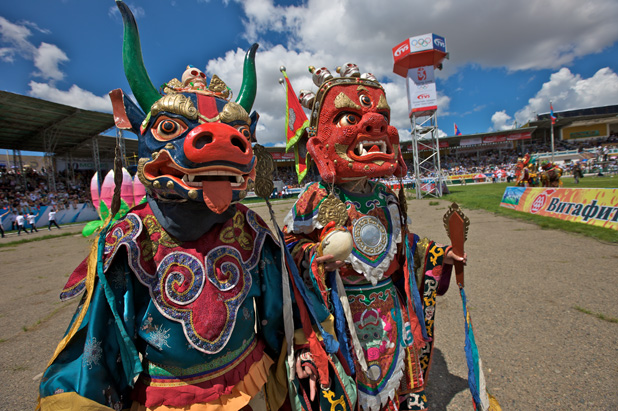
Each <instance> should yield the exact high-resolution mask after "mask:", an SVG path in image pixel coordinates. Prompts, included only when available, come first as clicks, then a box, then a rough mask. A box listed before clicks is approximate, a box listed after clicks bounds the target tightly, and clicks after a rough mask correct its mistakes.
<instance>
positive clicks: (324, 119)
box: [299, 63, 407, 183]
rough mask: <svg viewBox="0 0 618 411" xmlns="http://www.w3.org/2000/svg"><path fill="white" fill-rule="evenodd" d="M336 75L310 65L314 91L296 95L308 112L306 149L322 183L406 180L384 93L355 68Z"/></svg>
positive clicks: (347, 66)
mask: <svg viewBox="0 0 618 411" xmlns="http://www.w3.org/2000/svg"><path fill="white" fill-rule="evenodd" d="M336 71H337V73H338V74H339V75H340V76H339V77H336V76H333V75H332V73H331V72H330V71H329V70H328V69H327V68H326V67H322V68H319V69H316V68H315V67H313V66H310V67H309V72H310V73H311V74H312V76H313V82H314V84H315V85H316V86H317V87H318V90H317V92H316V93H313V92H311V91H307V90H301V91H300V96H299V101H300V103H301V105H302V106H303V107H305V108H307V109H310V110H311V116H310V118H309V127H307V128H306V136H305V137H306V140H305V141H306V149H307V152H308V153H309V154H310V155H311V158H312V159H313V161H314V162H315V163H316V165H317V167H318V170H319V172H320V175H321V177H322V179H323V180H325V181H327V182H335V183H341V182H345V181H348V180H354V179H358V178H363V177H388V176H393V175H394V176H398V177H400V176H403V175H405V174H406V172H407V168H406V165H405V163H404V161H403V158H402V156H401V152H400V148H399V133H398V131H397V129H396V128H395V127H394V126H391V125H390V107H389V105H388V103H387V101H386V95H385V93H384V89H383V88H382V86H381V85H380V83H379V82H378V80H377V79H376V78H375V76H373V75H372V74H370V73H365V74H361V73H360V70H359V68H358V66H357V65H356V64H352V63H347V64H345V65H344V66H342V67H338V68H337V70H336ZM301 140H303V139H301ZM299 144H302V141H299Z"/></svg>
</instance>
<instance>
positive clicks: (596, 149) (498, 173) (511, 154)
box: [275, 134, 618, 188]
mask: <svg viewBox="0 0 618 411" xmlns="http://www.w3.org/2000/svg"><path fill="white" fill-rule="evenodd" d="M610 146H615V147H616V148H618V135H616V134H612V135H610V136H609V137H607V138H605V139H603V140H596V141H568V140H565V141H562V140H560V141H555V142H554V152H564V151H570V150H577V151H578V152H584V151H586V152H588V153H591V154H592V161H591V162H590V163H591V164H594V163H595V162H596V163H598V162H602V161H608V160H609V158H608V148H609V147H610ZM524 150H525V153H530V154H531V155H534V154H540V153H550V152H551V144H548V143H543V142H534V143H527V144H526V145H525V147H524ZM525 153H524V152H522V149H519V151H516V150H508V149H501V150H497V149H490V150H485V151H482V152H481V153H480V154H477V153H476V151H470V152H465V153H459V154H457V155H456V154H454V153H453V154H448V155H445V154H441V157H440V166H441V170H442V173H443V175H444V176H454V175H468V174H475V175H476V174H485V175H490V176H494V175H495V177H496V178H497V179H498V180H503V181H504V180H507V179H508V177H509V176H511V178H513V177H514V175H515V169H516V167H517V161H518V159H520V158H522V157H523V156H524V154H525ZM406 164H407V166H408V176H409V177H413V173H414V164H413V161H412V160H409V161H407V162H406ZM573 164H575V163H570V164H566V165H564V168H565V171H566V172H567V173H570V169H571V167H572V166H573ZM421 177H432V176H430V175H422V176H421ZM275 179H276V180H281V181H282V182H283V184H284V185H285V186H286V187H288V188H296V187H301V186H303V185H304V184H306V183H308V182H311V181H317V180H318V179H319V174H318V173H317V170H316V169H315V166H313V167H311V168H310V169H309V171H308V173H307V177H306V178H305V180H303V182H302V184H298V178H297V176H296V171H295V169H294V167H278V168H277V171H276V175H275Z"/></svg>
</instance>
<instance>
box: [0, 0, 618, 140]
mask: <svg viewBox="0 0 618 411" xmlns="http://www.w3.org/2000/svg"><path fill="white" fill-rule="evenodd" d="M127 4H128V5H129V7H130V8H131V9H132V10H133V12H134V13H135V15H136V18H137V22H138V26H139V29H140V33H141V41H142V47H143V50H144V61H145V64H146V67H147V69H148V71H149V74H150V77H151V79H152V81H153V83H154V84H155V85H158V84H161V83H163V82H165V81H168V80H170V79H172V78H174V77H178V78H180V76H181V74H182V72H183V71H184V68H185V67H186V65H187V64H193V65H195V66H196V67H198V68H200V69H202V70H205V72H206V73H207V75H208V76H209V77H210V76H211V75H212V74H213V73H215V74H217V75H218V76H219V77H221V78H222V79H223V80H224V81H225V82H226V83H228V85H229V86H230V87H231V88H232V90H234V91H236V90H238V86H239V84H240V80H241V65H242V59H243V57H244V51H245V50H246V49H248V47H249V46H250V45H251V44H252V43H253V42H258V43H259V44H260V49H259V50H258V55H257V57H256V62H257V69H258V97H257V99H256V103H255V105H254V109H255V110H257V111H258V112H259V113H260V116H261V118H260V125H259V128H258V136H257V137H258V141H260V142H261V143H262V144H265V145H282V144H283V143H284V141H283V139H284V118H285V117H284V115H285V94H284V92H283V88H282V87H281V86H280V85H279V83H278V79H279V78H280V77H281V74H280V72H279V67H280V66H281V65H285V66H286V67H287V69H288V70H287V72H288V76H289V77H290V79H291V81H292V84H293V85H294V88H295V90H296V92H297V93H298V92H299V91H300V89H308V90H312V91H315V88H316V87H315V86H314V85H313V83H312V82H311V78H310V75H309V73H308V72H307V67H308V66H309V65H314V66H320V67H321V66H326V67H328V68H329V69H331V71H333V72H334V70H335V68H336V67H337V66H339V65H343V64H345V63H347V62H354V63H356V64H358V65H359V67H360V69H361V71H363V72H365V71H368V72H371V73H373V74H374V75H376V77H378V78H379V79H380V80H381V81H382V82H383V85H384V87H385V89H386V92H387V98H388V101H389V104H390V106H391V109H392V123H393V124H394V125H395V126H397V127H398V128H399V130H400V134H401V137H402V139H403V140H406V139H408V140H409V138H410V137H409V133H410V121H409V119H408V117H407V112H408V105H407V97H406V88H405V80H404V79H403V78H402V77H398V76H396V75H395V74H393V72H392V66H393V60H392V56H391V49H392V47H394V46H396V45H397V44H399V43H401V42H402V41H403V40H405V39H406V38H408V37H412V36H416V35H421V34H425V33H436V34H439V35H441V36H444V37H445V38H446V43H447V49H448V51H449V53H450V59H449V60H447V61H446V62H445V63H444V70H442V71H440V72H438V73H437V91H438V107H439V111H438V120H437V121H438V126H439V128H440V130H441V134H442V135H449V136H450V135H453V124H454V123H456V124H457V125H458V127H459V129H460V130H461V131H462V132H463V133H464V134H473V133H483V132H487V131H492V130H500V129H505V128H512V127H514V126H515V125H518V126H521V125H522V124H523V123H525V122H526V121H527V120H529V119H530V118H532V117H533V116H534V114H535V113H547V112H548V111H549V100H550V99H551V100H552V101H553V106H554V111H558V112H559V111H561V110H569V109H575V108H584V107H591V106H602V105H609V104H618V76H617V72H618V2H616V1H615V0H589V1H587V2H581V1H579V0H561V1H549V0H544V1H541V0H536V1H535V0H511V1H509V2H496V1H491V0H465V1H461V0H460V1H456V0H436V1H433V2H424V1H418V0H390V1H386V2H376V1H375V0H373V1H369V0H308V1H291V0H289V1H273V0H226V1H221V0H149V1H146V0H133V1H127ZM121 47H122V21H121V19H120V16H119V14H118V12H117V10H116V6H115V4H114V1H113V0H87V1H86V0H24V1H21V2H2V4H1V5H0V73H1V76H0V89H2V90H5V91H9V92H13V93H18V94H23V95H29V96H33V97H37V98H42V99H46V100H51V101H56V102H59V103H63V104H69V105H74V106H77V107H81V108H84V109H89V110H98V111H108V112H111V105H110V103H109V101H108V98H107V93H108V92H109V91H110V90H112V89H115V88H122V89H124V90H125V91H126V92H128V93H130V90H129V87H128V85H127V82H126V80H125V78H124V71H123V68H122V58H121Z"/></svg>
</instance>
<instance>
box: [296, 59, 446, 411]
mask: <svg viewBox="0 0 618 411" xmlns="http://www.w3.org/2000/svg"><path fill="white" fill-rule="evenodd" d="M310 71H312V72H313V78H314V82H315V84H316V85H317V86H318V88H319V90H318V92H317V93H316V94H313V93H310V92H306V91H301V98H300V101H301V103H304V104H305V107H307V108H309V109H311V110H312V114H311V117H310V120H309V125H310V126H309V127H308V128H307V129H306V133H305V135H304V139H302V138H301V139H300V141H301V144H302V143H303V141H304V144H306V148H307V151H308V153H309V154H310V155H311V159H313V160H314V161H315V163H316V166H317V168H318V170H319V172H320V176H321V177H322V179H323V181H321V182H318V183H311V184H309V185H307V186H306V187H305V189H304V191H303V192H302V193H301V194H300V196H299V198H298V200H297V201H296V203H295V205H294V207H293V208H292V210H291V211H290V212H289V214H288V215H287V217H286V218H285V222H284V224H285V227H284V231H285V233H286V243H287V244H288V248H289V249H290V250H291V252H292V255H293V257H294V259H295V260H296V262H297V266H298V267H299V270H300V271H301V275H302V276H303V278H304V282H305V283H306V284H308V285H309V287H310V289H311V291H312V292H313V293H315V294H317V295H319V296H320V297H321V303H322V304H323V305H324V306H325V307H328V309H329V310H330V312H331V313H332V314H333V315H334V317H335V319H334V321H335V323H337V324H341V325H342V326H344V327H345V325H344V324H346V323H347V326H348V327H347V332H346V333H339V334H337V337H338V338H339V348H340V351H339V353H338V354H337V357H339V358H342V359H343V361H342V362H343V363H345V364H346V365H347V368H346V370H347V372H348V374H349V375H353V376H354V377H355V382H356V390H357V395H358V406H359V407H360V408H361V409H364V410H381V409H424V408H425V405H426V404H425V402H426V398H425V395H424V386H425V383H426V377H427V372H428V368H429V364H430V360H431V348H432V346H433V322H434V313H435V297H436V295H437V294H441V293H444V292H445V291H446V289H447V288H448V282H449V279H450V266H448V265H446V266H444V267H447V268H449V269H446V270H443V258H444V256H445V255H446V253H447V252H448V251H449V249H450V248H449V247H445V246H441V245H438V244H436V243H434V242H432V241H429V240H427V239H424V238H423V239H421V238H420V237H419V236H417V235H415V234H412V233H410V232H409V231H408V229H407V215H406V214H405V207H404V206H403V205H402V202H401V200H400V198H398V197H397V196H396V195H395V194H394V193H393V192H392V190H391V189H390V188H389V187H387V186H386V185H384V184H382V183H379V182H376V181H371V180H367V179H368V178H374V177H384V176H403V175H405V173H406V166H405V163H404V162H403V159H402V157H401V153H400V150H399V139H398V133H397V130H396V129H395V128H394V127H393V126H390V125H389V117H390V108H389V107H388V104H387V102H386V98H385V95H384V90H383V89H382V87H381V86H380V85H379V83H378V82H377V80H375V78H374V77H373V76H371V75H370V74H363V75H360V73H359V71H358V67H356V66H355V65H353V64H347V65H345V66H344V67H340V68H338V69H337V72H338V73H340V74H341V78H335V77H333V76H332V75H331V74H330V72H329V71H328V70H327V69H326V68H321V69H315V68H313V67H310ZM354 182H360V183H359V184H358V187H362V188H363V189H362V190H360V189H359V190H354V189H352V190H349V189H348V190H346V188H345V187H354ZM337 203H340V204H343V205H344V206H343V207H340V209H341V210H344V211H343V215H342V216H340V215H339V214H340V213H341V211H337V210H335V208H336V206H335V205H336V204H337ZM329 221H330V222H329ZM335 221H336V222H335ZM333 225H340V226H342V228H344V229H345V230H347V231H348V232H349V233H350V234H351V237H352V242H353V247H352V251H351V253H350V254H349V256H348V257H347V258H346V259H345V264H344V265H343V266H341V267H340V268H339V269H338V270H337V272H328V271H326V270H325V269H324V267H323V265H322V264H318V263H316V258H317V257H320V256H321V255H322V250H321V248H322V244H323V240H324V239H325V237H326V236H327V234H328V233H329V232H330V231H331V230H332V229H333ZM339 278H340V279H339ZM339 282H340V284H341V286H339V285H338V283H339ZM333 290H337V291H338V293H339V294H338V295H333ZM341 295H343V296H345V298H343V300H344V301H342V302H341V304H339V301H338V296H341ZM346 305H347V307H346ZM350 327H353V329H351V328H350ZM310 351H311V353H312V354H314V357H317V359H316V361H315V362H316V365H317V363H318V360H319V357H320V353H319V352H318V353H315V352H314V350H310ZM331 357H332V355H331ZM317 368H318V371H319V365H318V366H317ZM322 375H323V374H320V378H322ZM332 385H333V383H332V382H331V387H332ZM303 405H304V406H305V408H306V409H309V408H310V405H308V402H307V401H305V403H304V404H303Z"/></svg>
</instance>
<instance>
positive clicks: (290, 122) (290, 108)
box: [281, 70, 309, 183]
mask: <svg viewBox="0 0 618 411" xmlns="http://www.w3.org/2000/svg"><path fill="white" fill-rule="evenodd" d="M281 72H282V73H283V77H284V78H285V84H284V86H285V92H286V104H285V108H286V110H285V136H286V143H285V151H286V152H287V151H289V150H290V148H291V147H294V159H295V160H296V174H297V175H298V182H299V183H300V182H301V181H302V180H303V179H304V178H305V175H306V174H307V153H306V151H305V150H303V151H305V152H304V153H303V154H301V153H300V150H299V147H298V144H297V143H298V140H299V139H300V137H301V136H302V135H303V133H304V132H305V128H307V127H309V120H308V119H307V115H306V114H305V111H304V110H303V107H302V106H301V105H300V102H299V101H298V97H297V96H296V93H294V89H293V88H292V84H291V83H290V79H289V78H288V76H287V74H286V72H285V70H281Z"/></svg>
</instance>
